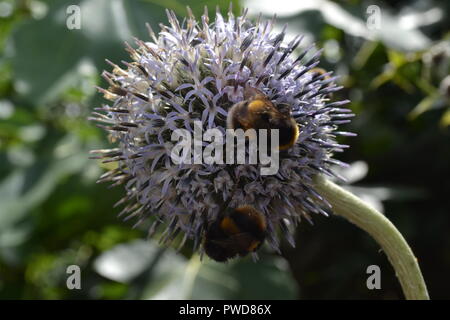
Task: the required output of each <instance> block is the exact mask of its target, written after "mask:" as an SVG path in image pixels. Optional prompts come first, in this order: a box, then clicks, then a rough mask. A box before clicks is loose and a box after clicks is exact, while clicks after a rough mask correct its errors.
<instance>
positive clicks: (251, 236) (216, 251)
mask: <svg viewBox="0 0 450 320" xmlns="http://www.w3.org/2000/svg"><path fill="white" fill-rule="evenodd" d="M266 229H267V225H266V219H265V217H264V215H263V214H262V213H260V212H259V211H258V210H256V209H255V208H253V207H252V206H241V207H238V208H235V209H228V210H227V212H226V213H225V214H224V215H222V216H221V217H219V218H218V219H217V220H216V221H214V222H213V223H212V224H211V225H210V226H209V227H208V229H207V230H206V235H205V241H204V244H203V247H204V249H205V253H206V254H207V255H208V256H209V257H210V258H211V259H214V260H216V261H218V262H225V261H227V260H228V259H232V258H234V257H235V256H237V255H239V256H241V257H243V256H246V255H247V254H248V253H250V252H254V251H256V250H257V249H258V248H259V247H260V246H261V245H262V244H263V242H264V239H265V237H266Z"/></svg>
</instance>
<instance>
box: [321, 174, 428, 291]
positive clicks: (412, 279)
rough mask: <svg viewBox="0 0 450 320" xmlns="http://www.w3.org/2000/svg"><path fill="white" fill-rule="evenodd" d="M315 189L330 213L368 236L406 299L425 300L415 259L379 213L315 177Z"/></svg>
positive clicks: (342, 190) (334, 185)
mask: <svg viewBox="0 0 450 320" xmlns="http://www.w3.org/2000/svg"><path fill="white" fill-rule="evenodd" d="M315 187H316V190H317V191H318V192H319V193H320V194H321V195H322V196H323V197H324V198H325V199H326V200H327V201H328V202H329V203H330V204H331V205H332V207H333V212H334V213H335V214H337V215H340V216H342V217H344V218H346V219H347V220H349V221H350V222H352V223H354V224H355V225H357V226H358V227H360V228H361V229H363V230H364V231H366V232H367V233H368V234H370V235H371V236H372V237H373V238H374V239H375V240H376V241H377V242H378V244H379V245H380V246H381V248H382V249H383V251H384V252H385V253H386V255H387V257H388V259H389V261H390V263H391V265H392V266H393V267H394V270H395V273H396V275H397V278H398V279H399V281H400V284H401V286H402V289H403V293H404V294H405V297H406V299H408V300H429V296H428V292H427V287H426V285H425V282H424V280H423V277H422V273H421V272H420V268H419V265H418V263H417V259H416V257H415V256H414V254H413V252H412V251H411V248H410V247H409V246H408V244H407V243H406V241H405V239H404V238H403V236H402V235H401V234H400V232H399V231H398V230H397V229H396V228H395V226H394V225H393V224H392V222H390V221H389V220H388V219H387V218H386V217H385V216H384V215H383V214H381V213H380V212H378V211H377V210H375V209H373V208H372V207H370V206H368V205H367V204H366V203H364V202H363V201H362V200H360V199H359V198H357V197H356V196H354V195H353V194H351V193H350V192H348V191H346V190H344V189H342V188H341V187H339V186H338V185H336V184H334V183H333V182H331V181H329V180H327V179H325V178H324V177H322V176H318V177H317V178H316V180H315Z"/></svg>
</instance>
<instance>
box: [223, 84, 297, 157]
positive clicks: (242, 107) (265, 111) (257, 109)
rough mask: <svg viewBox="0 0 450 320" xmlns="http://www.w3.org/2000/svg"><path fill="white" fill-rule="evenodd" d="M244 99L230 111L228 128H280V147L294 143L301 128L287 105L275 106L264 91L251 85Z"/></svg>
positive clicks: (284, 148)
mask: <svg viewBox="0 0 450 320" xmlns="http://www.w3.org/2000/svg"><path fill="white" fill-rule="evenodd" d="M244 99H245V100H244V101H241V102H238V103H236V104H234V105H233V106H232V107H231V108H230V110H229V111H228V117H227V128H228V129H243V130H248V129H255V130H258V129H267V130H269V131H270V129H278V130H279V139H280V141H279V149H280V150H286V149H289V148H290V147H292V146H293V145H294V143H295V142H296V141H297V139H298V136H299V129H298V125H297V123H296V122H295V120H294V119H293V118H292V116H291V114H290V110H289V108H287V106H286V105H284V106H278V107H277V106H275V105H274V104H273V102H272V101H270V100H269V98H268V97H267V96H266V95H265V94H264V93H262V92H261V91H260V90H258V89H255V88H251V87H247V88H246V89H245V93H244Z"/></svg>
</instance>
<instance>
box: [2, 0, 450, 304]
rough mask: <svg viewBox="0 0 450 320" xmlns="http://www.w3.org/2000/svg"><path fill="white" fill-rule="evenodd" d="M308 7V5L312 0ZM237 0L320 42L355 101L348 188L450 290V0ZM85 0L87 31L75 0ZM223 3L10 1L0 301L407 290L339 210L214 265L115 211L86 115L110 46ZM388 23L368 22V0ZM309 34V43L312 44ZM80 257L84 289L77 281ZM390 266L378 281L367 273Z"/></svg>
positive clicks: (432, 279)
mask: <svg viewBox="0 0 450 320" xmlns="http://www.w3.org/2000/svg"><path fill="white" fill-rule="evenodd" d="M305 3H306V4H305ZM309 3H310V2H308V1H281V0H280V1H266V0H263V1H245V2H241V1H234V11H235V12H236V13H238V12H239V11H240V9H241V8H242V7H244V6H246V7H249V9H250V15H251V16H252V17H255V16H257V14H258V13H259V12H260V11H262V12H263V16H264V17H267V18H269V17H270V16H271V15H272V14H273V13H276V12H277V13H278V15H279V19H278V23H279V25H280V28H281V27H282V26H283V25H284V24H285V23H289V28H288V32H289V34H293V35H295V34H306V35H307V40H308V41H309V42H315V43H316V44H317V45H318V47H323V48H325V51H324V55H323V57H322V62H321V64H320V66H321V67H323V68H325V69H329V70H335V72H336V73H337V74H339V75H341V78H340V82H341V84H342V85H343V86H344V87H345V89H344V90H342V91H341V92H339V93H338V94H337V95H336V96H335V99H347V98H349V99H351V100H352V103H351V104H350V108H351V109H352V110H353V111H354V112H355V113H356V117H355V119H354V121H353V122H352V124H350V125H346V126H345V128H343V129H345V130H347V131H353V132H356V133H358V137H356V138H351V139H347V140H343V142H345V143H349V144H351V148H350V149H349V150H347V151H346V152H344V153H343V154H340V155H338V156H337V158H338V159H339V160H342V161H346V162H349V163H351V164H352V166H351V168H350V170H346V171H345V172H343V173H342V174H343V175H345V176H347V177H348V179H349V182H350V185H349V186H348V187H349V188H350V189H351V190H352V191H353V192H355V193H356V194H357V195H359V196H360V197H363V199H365V200H366V201H368V202H370V203H371V204H373V205H374V206H376V207H377V208H379V209H380V210H382V211H383V212H384V213H385V214H386V215H387V217H388V218H389V219H390V220H391V221H393V223H394V224H395V225H396V226H397V227H398V229H399V230H400V231H401V232H402V234H403V235H404V236H405V238H406V239H407V241H408V242H409V244H410V245H411V247H412V249H413V251H414V252H415V254H416V256H417V258H418V260H419V263H420V265H421V267H422V271H423V275H424V278H425V280H426V283H427V285H428V288H429V292H430V295H431V297H432V298H437V299H448V298H449V297H450V294H449V293H448V287H449V286H450V281H449V279H450V276H449V274H448V272H449V270H450V237H449V235H448V233H449V230H450V228H449V227H450V223H449V222H450V218H449V214H450V205H449V191H450V188H449V184H450V183H449V178H450V170H449V167H450V166H449V163H450V148H449V146H450V145H449V141H450V139H449V125H450V108H449V106H450V103H449V101H450V100H449V99H450V88H449V87H450V81H447V85H445V82H443V79H444V78H445V77H446V76H447V75H448V74H449V70H450V69H449V64H450V58H449V57H450V32H449V25H450V19H449V11H450V8H449V2H448V1H436V0H435V1H431V0H428V1H422V0H416V1H396V2H395V6H393V5H390V4H388V2H387V1H386V2H374V1H356V0H355V1H335V2H331V1H323V2H320V5H317V4H316V5H314V3H318V2H317V1H315V2H314V1H313V2H311V3H313V5H311V6H309V7H308V6H307V5H308V4H309ZM71 4H80V6H81V10H82V11H81V12H82V16H81V18H82V20H81V29H80V30H68V28H67V27H66V18H67V14H66V8H67V6H68V5H71ZM216 4H219V6H220V9H221V10H222V12H223V13H225V11H226V9H227V8H228V1H219V2H217V1H209V0H201V1H193V0H192V1H184V0H171V1H160V0H133V1H124V0H85V1H31V0H17V1H13V0H6V1H5V0H3V1H0V163H1V165H0V298H2V299H73V298H81V299H130V298H138V299H158V298H160V299H175V298H176V299H185V298H186V299H187V298H189V299H204V298H208V299H215V298H232V299H242V298H251V299H259V298H261V299H264V298H268V299H336V298H338V299H399V298H403V295H402V293H401V289H400V287H399V284H398V282H397V280H396V278H395V274H394V271H393V269H392V267H391V266H390V265H389V263H388V261H387V259H386V256H385V255H384V253H383V252H382V251H380V249H379V247H378V246H377V244H376V243H375V242H374V241H373V240H372V239H371V238H370V237H369V236H368V235H367V234H365V233H364V232H362V231H361V230H359V229H357V228H356V227H355V226H353V225H351V224H349V223H348V222H346V221H344V220H342V219H341V218H339V217H330V218H325V217H315V219H314V221H315V225H314V226H311V225H309V224H307V223H303V224H302V225H301V226H300V227H299V229H298V231H297V246H296V248H295V249H293V248H290V247H289V246H288V245H286V244H285V245H283V250H282V251H283V256H279V255H276V254H275V253H274V252H272V251H270V250H269V249H268V248H266V247H264V248H263V249H262V250H261V251H262V252H261V260H260V261H259V262H258V263H253V262H252V261H251V259H242V260H239V261H233V262H231V263H229V264H218V263H214V262H212V261H210V260H209V259H207V258H204V260H203V263H201V262H200V261H199V257H198V256H197V255H192V253H191V252H190V245H188V246H187V247H186V249H185V250H183V251H182V252H181V253H180V254H177V253H175V251H174V250H173V249H172V248H168V249H166V250H164V249H163V248H160V246H159V245H158V244H157V242H155V241H153V240H150V241H146V239H145V236H146V230H139V229H132V225H133V221H128V222H125V223H124V222H122V221H121V220H120V219H119V218H117V213H118V211H119V210H118V209H113V208H112V205H113V203H115V202H116V201H117V200H118V199H119V198H120V195H121V194H122V191H123V190H122V189H120V188H118V189H108V188H107V185H98V184H96V183H95V181H96V179H97V178H98V176H99V175H100V174H101V173H102V172H103V171H104V170H105V167H102V166H101V165H100V164H99V163H98V162H96V161H94V160H88V159H87V158H88V151H89V150H90V149H97V148H101V147H105V146H107V145H108V141H107V138H106V135H105V134H104V133H103V132H102V131H101V130H100V129H97V128H96V127H95V126H94V125H93V124H92V123H90V122H88V121H87V120H86V118H87V117H88V115H89V113H90V111H92V110H93V108H94V107H96V106H99V105H100V104H101V103H102V98H101V96H100V94H97V93H96V91H95V88H94V86H95V85H100V86H103V85H104V83H103V80H101V79H100V73H101V71H102V70H103V69H107V70H109V69H110V68H109V66H108V65H107V64H106V63H105V62H104V59H105V58H108V59H110V60H112V61H114V62H116V63H120V61H121V60H129V58H128V57H127V55H126V52H125V51H124V49H123V41H125V40H128V41H131V42H132V40H131V37H132V36H136V37H138V38H141V39H143V40H148V39H149V37H148V35H147V32H146V29H145V25H144V23H145V22H149V23H151V24H152V26H153V27H154V28H155V29H156V30H158V24H159V23H167V19H166V17H165V13H164V9H165V7H167V8H169V9H173V10H175V12H176V13H177V15H178V16H180V17H182V16H184V15H185V9H184V8H185V6H186V5H189V6H190V7H191V8H192V10H193V11H194V13H195V14H196V16H197V17H199V16H200V15H201V12H202V11H203V6H204V5H208V6H209V9H210V13H212V12H213V11H214V10H215V9H214V7H215V5H216ZM374 4H375V5H378V6H379V7H380V8H381V14H382V15H381V22H380V28H379V29H377V30H372V31H369V30H367V28H366V19H367V17H368V14H367V11H366V10H367V8H368V6H370V5H374ZM304 45H306V44H304ZM73 264H75V265H79V266H80V268H81V270H82V282H81V283H82V289H81V290H68V289H67V287H66V279H67V276H68V275H67V274H66V268H67V266H69V265H73ZM373 264H375V265H379V266H380V268H381V286H382V288H381V290H368V289H367V287H366V279H367V277H368V275H367V274H366V269H367V267H368V266H369V265H373Z"/></svg>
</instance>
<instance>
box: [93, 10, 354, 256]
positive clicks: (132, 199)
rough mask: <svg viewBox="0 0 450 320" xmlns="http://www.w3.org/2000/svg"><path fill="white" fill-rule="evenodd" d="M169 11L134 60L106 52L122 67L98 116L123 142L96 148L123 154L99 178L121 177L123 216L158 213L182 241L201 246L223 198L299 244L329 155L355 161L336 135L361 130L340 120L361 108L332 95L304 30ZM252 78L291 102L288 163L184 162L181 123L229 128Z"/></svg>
mask: <svg viewBox="0 0 450 320" xmlns="http://www.w3.org/2000/svg"><path fill="white" fill-rule="evenodd" d="M167 16H168V21H169V25H168V26H162V28H161V31H160V32H159V33H158V34H156V33H155V32H153V30H152V29H151V27H150V25H147V28H148V31H149V38H150V40H148V41H142V40H139V39H135V46H131V45H129V44H127V45H126V50H127V51H128V53H129V54H130V57H131V61H130V62H124V63H123V66H119V65H116V64H115V63H113V62H110V61H108V60H107V62H108V63H109V64H110V65H111V67H112V70H111V71H109V72H107V71H105V72H103V74H102V75H103V77H104V78H105V79H106V81H107V83H108V87H107V88H98V89H99V91H100V92H101V93H102V94H103V95H104V97H105V98H106V99H107V100H109V101H110V102H109V103H108V104H105V105H103V106H102V107H100V108H96V109H95V112H93V115H92V119H93V120H95V121H97V122H98V126H99V127H101V128H103V129H105V130H106V131H107V132H108V133H109V135H110V137H111V138H112V141H116V143H115V144H116V146H115V147H114V148H112V149H107V150H93V151H92V154H93V158H97V159H102V160H103V162H117V164H118V165H117V167H116V168H115V169H113V170H110V171H108V172H106V173H105V174H103V175H102V176H101V177H100V179H99V182H106V181H109V182H112V184H113V185H123V186H124V188H125V191H126V194H125V196H124V197H123V198H122V199H121V200H120V201H119V202H118V203H117V206H124V207H123V209H122V211H121V212H120V215H124V216H125V217H126V218H127V219H129V218H135V219H136V224H139V223H142V222H143V221H154V222H152V223H153V224H152V225H151V226H150V228H149V233H150V234H152V233H154V232H155V230H157V228H162V229H161V230H163V232H162V238H161V241H162V242H165V243H168V242H170V241H172V240H173V239H174V238H175V237H177V236H178V235H181V238H182V240H181V246H183V245H184V243H185V242H186V240H188V239H191V240H193V243H194V247H195V249H198V248H200V250H202V243H203V241H204V237H205V234H206V231H207V229H208V226H210V225H211V224H212V223H213V222H214V221H216V220H217V219H218V217H219V216H220V215H221V214H222V212H223V211H224V208H226V207H230V208H236V207H238V206H242V205H250V206H252V207H254V208H255V209H256V210H258V212H261V213H262V214H263V215H264V217H265V228H266V229H265V236H266V239H267V240H268V243H269V244H270V245H271V246H272V247H273V248H274V249H275V250H278V246H279V240H278V234H279V233H281V234H282V235H283V236H284V237H285V238H286V239H287V240H288V241H289V242H290V243H291V244H294V241H293V237H292V232H293V227H295V226H296V225H297V224H298V223H299V222H300V220H301V219H302V218H306V219H307V220H310V219H311V215H312V214H327V212H328V208H329V204H328V203H326V201H324V199H323V198H322V197H321V196H320V195H319V194H318V193H317V192H316V191H315V190H314V188H313V186H312V178H313V177H314V176H315V175H316V174H319V173H320V174H325V175H330V176H334V173H333V172H332V171H331V170H330V166H331V165H335V164H337V165H345V164H344V163H342V162H340V161H338V160H335V159H333V158H332V156H333V153H334V152H341V151H342V150H343V149H345V148H347V147H348V146H347V145H341V144H338V143H337V142H336V140H335V138H336V136H338V135H344V136H345V135H348V136H350V135H352V134H351V133H348V132H343V131H337V128H338V126H339V125H341V124H345V123H348V122H349V121H350V120H349V118H350V117H352V116H353V114H352V113H351V111H350V110H349V109H346V108H344V107H343V106H344V105H345V104H347V103H348V102H349V101H348V100H345V101H338V102H330V94H331V93H333V92H335V91H337V90H339V89H340V88H341V87H339V86H337V85H336V84H335V82H336V77H334V76H332V75H331V73H320V74H319V73H317V72H311V70H312V69H314V68H316V66H317V65H318V63H319V61H318V59H319V57H320V53H321V51H320V50H318V51H314V49H313V46H309V47H308V48H306V49H303V50H301V49H300V48H301V42H302V37H301V36H298V37H296V38H294V39H293V40H292V41H290V42H286V41H284V38H285V29H283V30H282V31H281V32H275V31H274V23H275V21H274V20H269V21H263V20H261V19H258V20H257V21H256V22H255V23H253V22H252V21H251V20H249V19H248V18H247V11H246V10H244V11H243V12H242V14H241V15H240V16H234V15H233V14H232V11H231V10H230V11H229V12H228V16H227V17H224V16H222V15H221V14H220V13H219V12H217V14H216V15H215V19H214V21H212V19H210V17H209V16H208V13H207V10H205V13H204V14H203V15H202V16H201V17H200V19H199V20H197V19H196V18H195V17H194V15H193V14H192V12H191V10H190V9H189V8H188V10H187V18H186V19H185V20H183V21H184V22H183V23H181V22H180V21H179V20H178V19H177V18H176V16H175V14H174V12H172V11H167ZM297 50H298V51H297ZM294 53H295V54H294ZM247 87H251V88H254V89H256V90H258V91H259V92H261V93H263V94H264V95H265V96H266V97H267V99H268V100H270V101H271V103H273V105H275V106H279V107H280V108H281V106H283V108H286V106H288V109H289V110H288V112H289V114H290V115H291V116H292V118H293V119H294V120H295V122H296V125H298V132H297V133H296V137H295V139H296V140H295V143H294V144H293V146H292V147H290V148H289V149H288V150H283V151H282V152H280V167H279V171H278V173H277V174H275V175H269V176H263V175H261V174H259V170H258V168H259V166H260V165H259V164H255V165H250V164H232V165H230V164H214V165H210V164H194V162H192V163H191V164H189V163H186V164H184V163H181V164H174V163H173V162H172V161H171V158H170V153H171V148H172V146H173V143H172V141H171V135H172V132H173V131H174V130H176V129H180V128H183V129H186V130H188V131H189V132H193V130H194V123H195V122H196V121H200V122H201V124H202V127H203V129H208V128H218V129H220V130H221V131H225V129H226V127H227V115H228V112H229V110H230V109H231V108H232V106H233V105H235V104H236V103H240V102H242V101H243V100H245V97H244V95H245V89H246V88H247ZM252 250H253V249H252Z"/></svg>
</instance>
